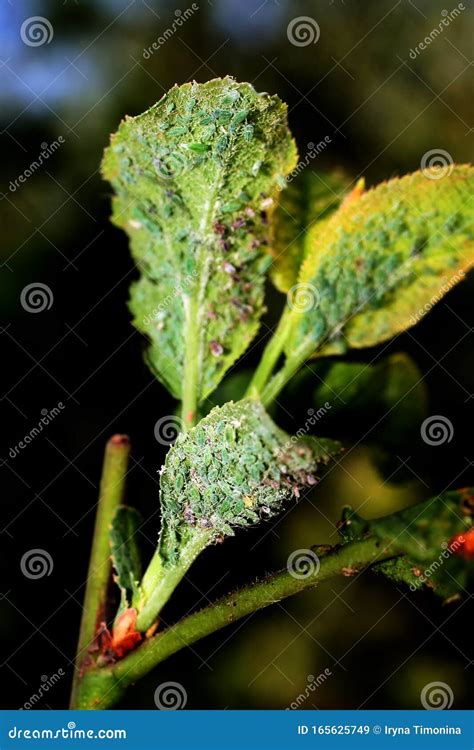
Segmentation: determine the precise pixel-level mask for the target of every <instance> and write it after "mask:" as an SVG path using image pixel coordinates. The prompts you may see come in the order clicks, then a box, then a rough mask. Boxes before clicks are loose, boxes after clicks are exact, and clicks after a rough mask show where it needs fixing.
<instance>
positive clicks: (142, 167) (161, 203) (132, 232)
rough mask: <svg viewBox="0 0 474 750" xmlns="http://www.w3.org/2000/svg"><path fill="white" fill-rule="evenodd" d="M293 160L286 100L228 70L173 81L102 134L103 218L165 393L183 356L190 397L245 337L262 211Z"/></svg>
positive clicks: (252, 324) (260, 248)
mask: <svg viewBox="0 0 474 750" xmlns="http://www.w3.org/2000/svg"><path fill="white" fill-rule="evenodd" d="M295 161H296V147H295V144H294V141H293V139H292V138H291V135H290V133H289V130H288V126H287V121H286V105H284V104H282V102H281V101H280V100H279V99H278V97H276V96H269V95H268V94H257V93H256V91H255V90H254V89H253V87H252V86H251V85H250V84H248V83H236V82H235V81H234V80H233V79H232V78H224V79H215V80H212V81H208V82H207V83H203V84H198V83H188V84H184V85H183V86H179V87H178V86H175V87H174V88H172V89H171V90H170V91H169V92H168V93H167V94H166V95H165V96H164V97H163V98H162V99H161V100H160V101H159V102H158V103H157V104H155V105H154V106H153V107H151V109H149V110H148V111H147V112H145V113H144V114H142V115H140V116H138V117H134V118H130V117H128V118H126V119H125V120H124V121H123V122H122V124H121V125H120V128H119V130H118V132H117V133H116V134H115V135H114V136H112V140H111V145H110V147H109V148H108V149H107V150H106V153H105V157H104V161H103V166H102V168H103V174H104V177H105V178H106V179H107V180H109V182H111V183H112V185H113V187H114V190H115V193H116V194H115V197H114V200H113V221H114V223H115V224H116V225H117V226H119V227H122V228H123V229H125V231H126V232H127V234H128V235H129V238H130V244H131V250H132V254H133V257H134V259H135V261H136V263H137V265H138V267H139V269H140V272H141V274H142V275H141V277H140V279H139V280H138V281H137V282H135V283H134V284H133V285H132V287H131V299H130V309H131V311H132V313H133V316H134V321H133V322H134V325H135V326H136V327H137V328H138V330H140V331H141V332H142V333H144V334H145V335H146V336H147V338H148V339H149V341H150V347H149V349H148V354H147V360H148V363H149V365H150V367H151V368H152V370H153V371H154V372H155V374H156V375H157V376H158V377H159V378H160V379H161V381H162V382H163V383H164V384H165V385H166V386H167V387H168V389H169V390H170V391H171V392H172V393H173V395H174V396H175V397H177V398H181V397H182V382H183V378H185V377H186V360H187V358H188V359H190V360H192V361H191V365H192V366H193V367H194V363H195V365H196V370H197V377H196V380H197V383H196V388H197V395H198V401H202V399H203V398H205V397H206V396H207V395H208V394H209V393H211V392H212V391H213V390H214V388H215V387H216V386H217V384H218V383H219V381H220V380H221V378H222V377H223V375H224V373H225V372H226V370H227V369H228V368H229V367H230V366H231V365H232V364H233V363H234V362H235V360H236V359H237V358H238V357H239V356H240V355H241V354H242V353H243V352H244V351H245V349H246V348H247V346H248V345H249V343H250V342H251V341H252V339H253V337H254V336H255V334H256V332H257V330H258V326H259V319H260V316H261V314H262V312H263V305H264V282H265V273H266V271H267V269H268V267H269V265H270V263H271V256H270V253H269V248H270V245H271V241H272V234H271V222H270V218H271V215H272V213H273V211H274V207H275V204H276V199H277V195H278V187H279V186H280V187H281V186H283V185H284V184H285V181H284V178H285V175H286V174H287V172H288V171H289V170H290V169H291V168H292V167H293V166H294V164H295Z"/></svg>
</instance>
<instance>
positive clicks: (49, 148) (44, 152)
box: [8, 135, 66, 193]
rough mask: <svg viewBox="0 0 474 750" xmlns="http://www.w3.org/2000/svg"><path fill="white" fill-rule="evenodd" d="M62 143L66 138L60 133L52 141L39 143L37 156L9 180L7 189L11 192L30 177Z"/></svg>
mask: <svg viewBox="0 0 474 750" xmlns="http://www.w3.org/2000/svg"><path fill="white" fill-rule="evenodd" d="M64 143H66V139H65V138H64V137H63V136H62V135H60V136H58V138H57V139H56V140H55V141H53V142H52V143H46V141H44V142H43V143H42V144H41V151H40V153H39V156H37V158H36V159H35V160H34V161H32V162H31V164H30V165H29V166H28V167H27V168H26V169H25V170H24V171H23V172H22V173H21V174H20V175H19V176H18V177H17V178H16V180H10V184H9V186H8V188H9V190H10V191H11V192H12V193H14V192H15V191H16V190H18V188H19V187H20V185H22V184H23V183H24V182H26V181H27V180H28V179H29V178H30V177H32V176H33V175H34V174H35V172H37V171H38V169H40V168H41V167H42V166H43V164H44V163H45V162H46V161H48V159H49V157H50V156H52V155H53V154H54V153H55V152H56V151H57V150H58V148H60V146H62V145H63V144H64Z"/></svg>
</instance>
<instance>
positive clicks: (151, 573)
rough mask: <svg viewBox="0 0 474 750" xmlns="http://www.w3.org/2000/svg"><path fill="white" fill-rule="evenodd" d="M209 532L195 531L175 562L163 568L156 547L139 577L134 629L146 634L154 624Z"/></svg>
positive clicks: (164, 564) (162, 562)
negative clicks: (138, 595) (140, 580)
mask: <svg viewBox="0 0 474 750" xmlns="http://www.w3.org/2000/svg"><path fill="white" fill-rule="evenodd" d="M208 540H209V533H208V532H204V531H197V532H195V533H194V534H193V535H192V537H191V538H190V539H189V541H188V542H187V543H186V544H185V545H184V546H183V547H182V549H181V551H180V556H179V559H178V561H177V562H176V563H175V564H174V565H169V564H168V565H166V563H165V562H164V561H163V558H162V555H161V549H160V547H158V549H157V550H156V552H155V554H154V555H153V557H152V560H151V562H150V564H149V566H148V568H147V570H146V572H145V575H144V576H143V579H142V583H141V586H140V589H141V597H140V601H139V603H138V604H137V605H136V606H137V609H138V617H137V630H140V631H142V632H146V631H147V630H148V628H149V627H151V625H153V623H154V622H155V620H156V619H157V617H158V614H159V613H160V611H161V609H162V608H163V607H164V605H165V604H166V602H167V601H168V599H169V598H170V596H171V594H172V593H173V591H174V589H175V588H176V586H177V585H178V583H179V582H180V581H181V579H182V578H183V576H184V575H185V574H186V572H187V571H188V570H189V568H190V567H191V565H192V564H193V562H194V560H195V559H196V557H197V556H198V555H199V554H200V553H201V552H202V550H203V549H204V548H205V547H206V546H207V544H208Z"/></svg>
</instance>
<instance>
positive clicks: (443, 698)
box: [420, 682, 454, 711]
mask: <svg viewBox="0 0 474 750" xmlns="http://www.w3.org/2000/svg"><path fill="white" fill-rule="evenodd" d="M420 701H421V705H422V706H423V708H426V710H427V711H433V710H434V711H443V710H444V709H445V708H451V706H452V705H453V701H454V693H453V691H452V689H451V688H450V686H449V685H447V684H446V683H445V682H429V683H428V685H425V687H424V688H423V690H422V691H421V695H420Z"/></svg>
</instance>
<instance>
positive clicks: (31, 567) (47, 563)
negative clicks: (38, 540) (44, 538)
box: [20, 549, 54, 581]
mask: <svg viewBox="0 0 474 750" xmlns="http://www.w3.org/2000/svg"><path fill="white" fill-rule="evenodd" d="M53 568H54V562H53V558H52V557H51V555H50V554H49V552H47V551H46V550H45V549H30V550H28V552H25V554H24V555H23V557H22V558H21V560H20V570H21V572H22V573H23V575H24V576H25V578H29V579H30V580H32V581H37V580H38V578H44V577H45V576H50V575H51V573H52V572H53Z"/></svg>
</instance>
